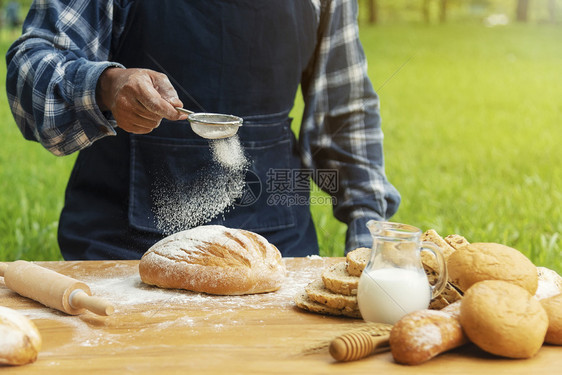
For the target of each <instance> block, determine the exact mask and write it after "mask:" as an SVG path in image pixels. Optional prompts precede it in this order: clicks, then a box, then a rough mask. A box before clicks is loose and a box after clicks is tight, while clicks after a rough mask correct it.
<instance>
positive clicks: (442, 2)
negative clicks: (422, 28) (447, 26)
mask: <svg viewBox="0 0 562 375" xmlns="http://www.w3.org/2000/svg"><path fill="white" fill-rule="evenodd" d="M437 1H439V22H445V21H446V20H447V0H437ZM430 2H431V0H422V9H421V10H422V17H423V20H424V21H425V23H430V21H431V17H430V12H429V6H430Z"/></svg>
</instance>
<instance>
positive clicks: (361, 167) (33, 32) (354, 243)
mask: <svg viewBox="0 0 562 375" xmlns="http://www.w3.org/2000/svg"><path fill="white" fill-rule="evenodd" d="M303 1H304V0H303ZM309 1H311V3H312V4H313V5H314V8H315V9H316V10H317V17H318V20H319V30H318V32H319V34H318V35H319V40H318V43H319V46H318V47H319V48H317V56H315V59H314V66H313V68H312V69H311V70H310V71H308V72H306V74H305V75H304V78H303V80H302V82H301V87H302V92H303V97H304V101H305V109H304V116H303V119H302V125H301V130H300V136H299V145H300V149H301V155H302V158H303V168H305V169H314V170H336V171H338V187H337V189H332V191H330V194H331V195H333V196H334V197H335V202H336V203H335V206H334V215H335V216H336V218H338V219H339V220H341V221H342V222H344V223H347V224H348V233H347V243H346V250H347V251H349V250H352V249H354V248H356V247H358V246H370V245H371V243H372V240H371V237H370V235H369V233H368V231H367V230H366V228H365V223H366V221H367V220H369V219H375V220H384V219H386V218H388V217H390V216H392V214H394V212H395V211H396V210H397V208H398V205H399V202H400V196H399V194H398V192H397V191H396V190H395V189H394V187H393V186H392V185H391V184H390V183H389V182H388V180H387V179H386V176H385V172H384V161H383V151H382V141H383V135H382V131H381V127H380V115H379V100H378V97H377V95H376V93H375V92H374V90H373V88H372V85H371V82H370V80H369V78H368V76H367V64H366V60H365V55H364V53H363V49H362V46H361V44H360V41H359V32H358V26H357V0H309ZM131 4H132V0H99V1H89V0H59V1H55V0H43V1H34V2H33V5H32V6H31V8H30V11H29V14H28V16H27V18H26V21H25V23H24V27H23V34H22V36H21V37H20V38H19V39H18V40H17V41H16V42H15V43H14V44H13V45H12V47H11V48H10V49H9V51H8V53H7V56H6V59H7V64H8V75H7V92H8V101H9V103H10V107H11V109H12V112H13V115H14V118H15V120H16V123H17V124H18V126H19V128H20V130H21V132H22V134H23V135H24V137H25V138H26V139H29V140H35V141H38V142H40V143H41V144H42V145H43V146H44V147H45V148H46V149H48V150H49V151H50V152H52V153H53V154H55V155H68V154H71V153H73V152H75V151H79V150H81V149H83V148H85V147H88V146H89V145H91V144H92V143H93V142H95V141H96V140H98V139H100V138H102V137H105V136H108V135H114V134H115V129H114V128H115V126H116V124H115V121H113V119H112V118H111V116H110V115H107V114H104V113H102V112H101V111H100V109H99V108H98V106H97V104H96V84H97V80H98V77H99V76H100V74H101V73H102V72H103V71H104V70H105V69H106V68H108V67H110V66H121V65H120V64H118V63H114V62H111V47H112V45H116V43H117V41H118V40H119V37H120V35H121V32H122V31H123V29H124V26H125V22H126V21H127V15H128V12H129V9H130V6H131ZM318 175H320V174H314V176H318ZM316 182H317V183H318V185H319V186H321V187H322V182H321V181H316ZM318 229H319V230H322V228H318Z"/></svg>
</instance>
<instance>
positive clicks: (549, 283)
mask: <svg viewBox="0 0 562 375" xmlns="http://www.w3.org/2000/svg"><path fill="white" fill-rule="evenodd" d="M537 274H538V276H539V286H538V288H537V292H536V293H535V297H537V298H538V299H539V300H540V299H543V298H548V297H552V296H555V295H557V294H560V293H562V276H560V275H559V274H558V273H557V272H556V271H554V270H551V269H549V268H546V267H537Z"/></svg>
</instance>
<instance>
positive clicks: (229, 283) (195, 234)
mask: <svg viewBox="0 0 562 375" xmlns="http://www.w3.org/2000/svg"><path fill="white" fill-rule="evenodd" d="M139 273H140V277H141V280H142V281H143V282H144V283H146V284H150V285H156V286H159V287H161V288H177V289H187V290H191V291H195V292H203V293H209V294H223V295H239V294H252V293H264V292H271V291H275V290H278V289H279V288H280V287H281V284H282V283H283V280H284V278H285V274H286V270H285V265H284V263H283V260H282V257H281V253H280V252H279V250H277V248H276V247H275V246H273V245H272V244H270V243H269V242H268V241H267V240H266V239H265V238H263V237H262V236H260V235H258V234H256V233H252V232H249V231H245V230H241V229H230V228H226V227H223V226H220V225H206V226H200V227H196V228H193V229H190V230H186V231H183V232H178V233H176V234H173V235H171V236H168V237H166V238H164V239H162V240H161V241H159V242H157V243H156V244H154V245H153V246H152V247H151V248H150V249H148V251H147V252H146V253H145V254H144V255H143V257H142V259H141V261H140V264H139Z"/></svg>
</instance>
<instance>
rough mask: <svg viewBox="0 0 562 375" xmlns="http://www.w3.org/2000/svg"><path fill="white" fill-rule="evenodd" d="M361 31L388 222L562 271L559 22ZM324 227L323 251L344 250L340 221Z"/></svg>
mask: <svg viewBox="0 0 562 375" xmlns="http://www.w3.org/2000/svg"><path fill="white" fill-rule="evenodd" d="M361 37H362V41H363V43H364V45H365V49H366V53H367V56H368V58H369V69H370V70H369V72H370V76H371V78H372V80H373V84H374V87H375V89H376V90H377V91H378V93H379V95H380V97H381V112H382V118H383V129H384V132H385V157H386V169H387V174H388V177H389V179H390V180H391V181H392V182H393V183H394V185H395V186H396V187H397V188H398V189H399V190H400V192H401V194H402V198H403V202H402V205H401V207H400V209H399V211H398V213H397V214H396V215H395V216H394V217H393V218H392V220H393V221H399V222H405V223H409V224H413V225H416V226H418V227H420V228H422V229H424V230H425V229H428V228H435V229H436V230H437V231H438V232H439V233H441V234H443V235H446V234H450V233H459V234H462V235H464V236H465V237H467V238H468V239H469V241H472V242H485V241H490V242H500V243H504V244H507V245H510V246H513V247H515V248H517V249H519V250H521V251H522V252H523V253H525V254H526V255H528V256H529V257H530V258H531V259H532V260H533V261H534V262H535V263H536V264H538V265H545V266H549V267H552V268H554V269H556V270H558V271H562V258H561V257H560V255H561V239H560V234H561V233H562V211H561V206H562V193H561V192H560V190H561V187H562V171H561V169H560V165H561V164H562V153H561V152H560V147H559V145H560V144H561V143H562V131H561V130H560V129H559V127H560V120H561V119H562V101H561V100H560V98H561V97H562V74H560V66H561V64H562V50H561V49H560V48H559V42H558V41H559V40H560V38H561V37H562V28H560V27H553V26H537V25H525V26H510V27H506V28H493V29H490V28H484V27H482V26H479V25H445V26H443V25H435V26H431V27H428V26H425V25H400V26H383V27H363V28H362V30H361ZM326 212H327V210H326V208H324V209H323V214H324V215H325V214H326ZM321 220H322V219H321ZM321 225H326V226H325V227H322V228H321V229H320V233H337V234H336V235H333V236H328V237H327V238H326V237H324V238H322V240H323V241H324V242H323V243H322V246H323V248H324V250H325V251H326V250H327V251H328V252H329V253H330V254H336V255H337V254H341V243H342V241H343V238H344V237H343V236H344V229H345V228H342V226H341V225H337V224H334V223H333V222H332V221H330V220H326V221H322V224H321Z"/></svg>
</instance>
